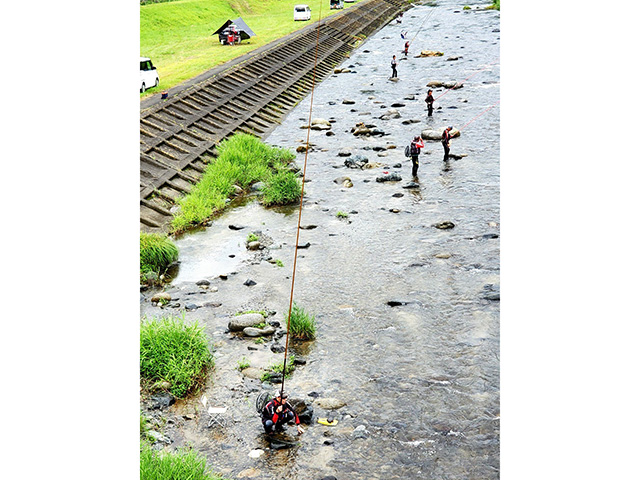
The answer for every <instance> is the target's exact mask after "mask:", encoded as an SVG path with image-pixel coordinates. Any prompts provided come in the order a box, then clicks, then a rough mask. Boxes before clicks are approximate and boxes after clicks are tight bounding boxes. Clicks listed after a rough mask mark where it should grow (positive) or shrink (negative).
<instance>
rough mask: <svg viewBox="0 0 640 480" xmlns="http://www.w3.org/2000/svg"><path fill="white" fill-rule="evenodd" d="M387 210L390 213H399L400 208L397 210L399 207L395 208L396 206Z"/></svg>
mask: <svg viewBox="0 0 640 480" xmlns="http://www.w3.org/2000/svg"><path fill="white" fill-rule="evenodd" d="M389 211H390V212H391V213H400V210H399V209H397V208H390V209H389Z"/></svg>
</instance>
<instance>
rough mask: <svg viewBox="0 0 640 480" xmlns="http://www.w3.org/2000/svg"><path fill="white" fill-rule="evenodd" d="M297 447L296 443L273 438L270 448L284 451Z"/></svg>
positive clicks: (270, 441)
mask: <svg viewBox="0 0 640 480" xmlns="http://www.w3.org/2000/svg"><path fill="white" fill-rule="evenodd" d="M295 446H296V443H295V442H287V441H284V440H279V439H275V438H272V439H270V440H269V448H271V449H272V450H282V449H285V448H291V447H295Z"/></svg>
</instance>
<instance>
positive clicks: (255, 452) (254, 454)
mask: <svg viewBox="0 0 640 480" xmlns="http://www.w3.org/2000/svg"><path fill="white" fill-rule="evenodd" d="M262 455H264V450H260V449H259V448H256V449H255V450H251V451H250V452H249V458H260V457H261V456H262Z"/></svg>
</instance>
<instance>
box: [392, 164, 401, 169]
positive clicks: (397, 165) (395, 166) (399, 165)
mask: <svg viewBox="0 0 640 480" xmlns="http://www.w3.org/2000/svg"><path fill="white" fill-rule="evenodd" d="M393 168H402V164H401V163H396V164H395V165H394V166H393Z"/></svg>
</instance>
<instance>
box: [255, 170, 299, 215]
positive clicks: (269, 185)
mask: <svg viewBox="0 0 640 480" xmlns="http://www.w3.org/2000/svg"><path fill="white" fill-rule="evenodd" d="M262 193H263V197H262V203H263V204H264V205H266V206H271V205H286V204H288V203H292V202H295V201H296V200H299V199H300V195H301V194H302V186H301V184H300V180H298V176H297V175H296V174H295V173H294V172H291V171H288V170H281V171H279V172H277V173H275V174H273V175H271V176H270V177H269V178H268V179H267V181H266V182H265V187H264V190H263V191H262Z"/></svg>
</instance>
